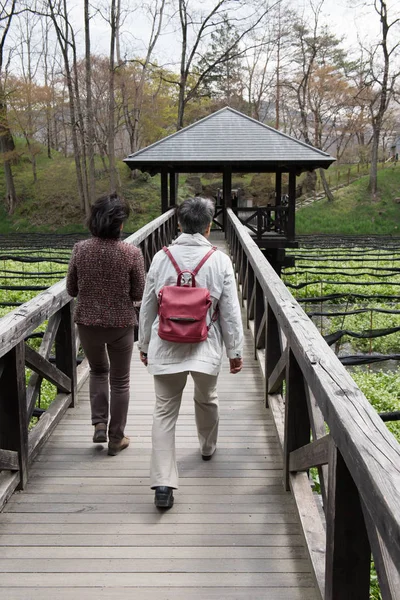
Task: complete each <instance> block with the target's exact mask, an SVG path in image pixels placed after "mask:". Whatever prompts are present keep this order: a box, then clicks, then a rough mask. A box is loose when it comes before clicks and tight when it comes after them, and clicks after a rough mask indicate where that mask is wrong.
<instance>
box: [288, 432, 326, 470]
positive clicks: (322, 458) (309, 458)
mask: <svg viewBox="0 0 400 600" xmlns="http://www.w3.org/2000/svg"><path fill="white" fill-rule="evenodd" d="M331 443H332V439H331V436H330V435H326V436H325V437H323V438H320V439H319V440H315V441H314V442H311V443H310V444H307V445H306V446H303V447H302V448H298V449H297V450H293V452H291V453H290V455H289V471H291V472H293V471H308V469H311V467H319V466H320V465H327V464H328V460H329V445H330V444H331Z"/></svg>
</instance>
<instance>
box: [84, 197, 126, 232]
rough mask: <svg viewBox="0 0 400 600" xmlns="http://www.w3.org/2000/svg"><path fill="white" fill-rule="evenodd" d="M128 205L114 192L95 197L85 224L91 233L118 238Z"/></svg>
mask: <svg viewBox="0 0 400 600" xmlns="http://www.w3.org/2000/svg"><path fill="white" fill-rule="evenodd" d="M129 212H130V211H129V205H128V204H127V203H126V202H125V200H124V199H123V198H121V197H120V196H118V194H117V193H116V192H112V193H111V194H106V195H104V196H100V198H97V200H96V201H95V203H94V204H93V205H92V206H91V209H90V215H89V217H88V219H87V226H88V227H89V230H90V232H91V233H92V235H94V236H96V237H100V238H111V239H118V238H119V237H120V235H121V225H122V223H123V222H124V221H126V219H127V218H128V217H129Z"/></svg>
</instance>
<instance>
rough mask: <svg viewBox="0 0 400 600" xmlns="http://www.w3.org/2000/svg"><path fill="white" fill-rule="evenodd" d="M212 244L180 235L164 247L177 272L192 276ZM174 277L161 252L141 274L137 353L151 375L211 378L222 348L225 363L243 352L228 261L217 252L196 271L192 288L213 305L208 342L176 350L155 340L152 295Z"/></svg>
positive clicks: (154, 298)
mask: <svg viewBox="0 0 400 600" xmlns="http://www.w3.org/2000/svg"><path fill="white" fill-rule="evenodd" d="M211 246H212V244H211V243H210V242H209V241H208V240H207V239H206V238H205V237H204V236H202V235H201V234H199V233H196V234H193V235H192V234H188V233H182V234H181V235H180V236H179V237H178V238H177V239H176V240H175V241H174V242H173V244H172V245H171V246H170V250H171V253H172V255H173V256H174V258H175V260H176V262H177V263H178V265H179V267H180V268H181V269H182V270H183V269H189V270H193V269H195V267H196V266H197V265H198V264H199V262H200V261H201V259H202V258H203V256H205V255H206V254H207V252H208V250H209V249H210V247H211ZM176 279H177V273H176V271H175V268H174V266H173V264H172V263H171V261H170V259H169V258H168V256H167V255H166V254H165V252H164V251H163V250H160V252H157V254H156V255H155V256H154V258H153V261H152V263H151V266H150V269H149V272H148V274H147V279H146V286H145V290H144V294H143V300H142V305H141V309H140V319H139V342H138V347H139V350H140V351H141V352H144V353H146V354H147V359H148V368H149V372H150V373H151V374H152V375H164V374H169V373H180V372H182V371H199V372H201V373H208V374H209V375H217V374H218V372H219V370H220V368H221V362H222V353H223V344H225V347H226V353H227V356H228V358H240V357H241V356H242V352H243V326H242V319H241V314H240V306H239V300H238V296H237V290H236V283H235V276H234V273H233V268H232V263H231V260H230V258H229V257H228V256H227V255H226V254H225V253H224V252H222V251H220V250H217V251H216V252H214V253H213V254H212V255H211V256H210V258H208V260H207V261H206V262H205V264H204V265H203V266H202V267H201V269H200V271H199V273H198V275H197V276H196V285H197V286H198V287H206V288H208V289H209V291H210V295H211V299H212V301H213V303H212V306H211V308H210V311H209V318H210V320H211V316H212V314H213V312H214V310H215V308H216V306H217V304H218V307H219V316H218V320H217V321H216V322H215V323H214V324H213V325H212V326H211V327H210V330H209V333H208V338H207V340H205V341H204V342H200V343H199V344H186V343H183V344H178V343H176V342H168V341H165V340H162V339H161V338H160V337H159V336H158V333H157V332H158V315H157V308H158V293H159V291H160V290H161V288H162V287H163V286H164V285H175V284H176Z"/></svg>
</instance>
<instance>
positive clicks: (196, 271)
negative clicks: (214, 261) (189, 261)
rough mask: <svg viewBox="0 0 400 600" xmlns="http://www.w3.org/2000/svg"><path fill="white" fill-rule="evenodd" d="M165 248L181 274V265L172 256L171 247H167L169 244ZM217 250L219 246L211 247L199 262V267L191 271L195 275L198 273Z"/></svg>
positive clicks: (176, 269)
mask: <svg viewBox="0 0 400 600" xmlns="http://www.w3.org/2000/svg"><path fill="white" fill-rule="evenodd" d="M163 250H164V252H165V254H166V255H167V256H168V258H169V260H170V261H171V262H172V264H173V265H174V267H175V271H176V272H177V273H178V275H180V274H181V273H182V269H180V268H179V265H178V263H177V262H176V260H175V259H174V257H173V256H172V253H171V251H170V250H169V248H167V246H164V247H163ZM216 250H217V246H213V247H212V248H211V250H209V251H208V252H207V254H206V255H205V256H203V258H202V259H201V261H200V262H199V264H198V265H197V267H196V268H195V269H193V271H191V273H192V274H193V275H194V276H196V275H197V273H198V272H199V271H200V269H201V267H202V266H203V265H204V263H205V262H206V260H208V259H209V258H210V256H211V254H213V253H214V252H215V251H216Z"/></svg>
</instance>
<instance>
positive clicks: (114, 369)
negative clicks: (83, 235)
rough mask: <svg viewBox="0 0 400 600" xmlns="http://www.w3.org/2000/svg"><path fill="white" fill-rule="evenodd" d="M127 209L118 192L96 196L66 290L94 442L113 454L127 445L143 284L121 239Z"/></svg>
mask: <svg viewBox="0 0 400 600" xmlns="http://www.w3.org/2000/svg"><path fill="white" fill-rule="evenodd" d="M128 216H129V207H128V205H127V204H126V203H125V202H124V201H123V200H122V199H121V198H119V196H117V194H111V195H108V196H102V197H101V198H98V200H96V202H95V203H94V204H93V206H92V207H91V214H90V217H89V219H88V226H89V229H90V231H91V233H92V235H93V237H92V238H90V239H88V240H84V241H82V242H78V243H77V244H75V246H74V248H73V251H72V256H71V261H70V264H69V269H68V275H67V291H68V293H69V294H70V296H77V297H78V301H77V305H76V308H75V316H74V319H75V322H76V323H77V325H78V331H79V338H80V341H81V345H82V348H83V350H84V352H85V355H86V357H87V359H88V361H89V365H90V384H89V388H90V404H91V413H92V424H93V425H94V428H95V429H94V435H93V441H94V442H95V443H102V442H107V425H108V454H110V455H111V456H115V455H116V454H118V452H120V451H121V450H123V449H124V448H127V447H128V446H129V438H128V437H126V436H125V425H126V419H127V414H128V405H129V371H130V362H131V356H132V349H133V341H134V328H135V326H136V325H137V318H136V314H135V311H134V308H133V302H135V301H140V300H141V298H142V294H143V289H144V282H145V270H144V261H143V256H142V253H141V251H140V250H139V249H138V248H136V247H135V246H132V245H130V244H125V243H123V242H122V241H121V240H120V235H121V230H122V227H123V223H124V221H125V220H126V219H127V218H128Z"/></svg>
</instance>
